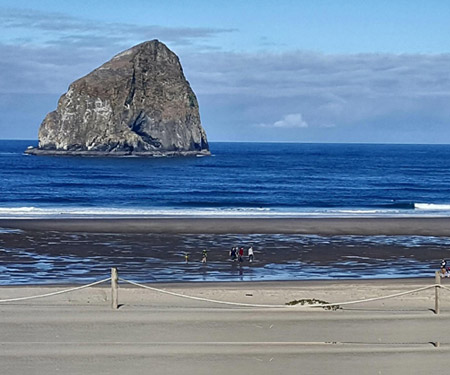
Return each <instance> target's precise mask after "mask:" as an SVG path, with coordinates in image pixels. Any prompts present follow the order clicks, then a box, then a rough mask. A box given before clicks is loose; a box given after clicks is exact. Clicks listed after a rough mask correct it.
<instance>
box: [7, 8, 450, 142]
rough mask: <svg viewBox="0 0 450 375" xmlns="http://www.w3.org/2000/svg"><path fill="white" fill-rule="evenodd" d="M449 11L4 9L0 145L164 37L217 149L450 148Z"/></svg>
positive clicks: (30, 133) (32, 133)
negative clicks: (296, 145)
mask: <svg viewBox="0 0 450 375" xmlns="http://www.w3.org/2000/svg"><path fill="white" fill-rule="evenodd" d="M449 19H450V2H449V1H447V0H428V1H426V2H425V1H416V0H409V1H403V0H390V1H384V0H372V1H371V0H366V1H353V0H345V1H344V0H341V1H339V0H334V1H326V0H314V1H311V0H297V1H290V0H277V1H273V0H272V1H269V0H259V1H258V0H246V1H242V0H227V1H214V0H209V1H207V0H190V1H181V0H178V1H176V0H158V1H156V0H148V1H145V0H127V1H115V0H90V1H85V0H78V1H73V0H72V1H66V0H39V1H32V0H28V1H25V0H0V139H37V134H38V129H39V126H40V123H41V122H42V120H43V119H44V117H45V115H46V114H47V113H48V112H51V111H53V110H55V109H56V106H57V102H58V99H59V97H60V96H61V95H62V94H64V93H65V92H66V90H67V88H68V86H69V84H70V83H71V82H73V81H74V80H76V79H78V78H80V77H82V76H84V75H86V74H88V73H89V72H90V71H92V70H93V69H95V68H96V67H98V66H100V65H101V64H103V63H104V62H106V61H108V60H109V59H110V58H111V57H112V56H114V55H116V54H117V53H119V52H121V51H123V50H125V49H127V48H130V47H132V46H133V45H135V44H138V43H140V42H143V41H146V40H152V39H159V40H160V41H162V42H163V43H165V44H166V45H167V46H168V47H169V48H170V49H171V50H172V51H174V52H175V53H176V54H177V55H178V56H179V57H180V61H181V64H182V66H183V70H184V73H185V76H186V78H187V79H188V81H189V82H190V84H191V87H192V88H193V90H194V92H195V93H196V95H197V98H198V101H199V105H200V115H201V119H202V124H203V127H204V128H205V130H206V132H207V135H208V140H209V141H242V142H351V143H354V142H358V143H450V22H448V20H449Z"/></svg>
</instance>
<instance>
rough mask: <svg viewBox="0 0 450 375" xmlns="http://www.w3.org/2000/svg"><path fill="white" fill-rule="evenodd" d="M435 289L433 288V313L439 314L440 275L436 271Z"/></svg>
mask: <svg viewBox="0 0 450 375" xmlns="http://www.w3.org/2000/svg"><path fill="white" fill-rule="evenodd" d="M434 283H435V287H434V313H435V314H439V289H441V287H440V285H441V274H440V272H439V271H436V274H435V282H434Z"/></svg>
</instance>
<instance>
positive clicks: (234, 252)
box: [230, 246, 236, 262]
mask: <svg viewBox="0 0 450 375" xmlns="http://www.w3.org/2000/svg"><path fill="white" fill-rule="evenodd" d="M230 259H231V260H232V261H233V262H234V261H235V260H236V248H235V247H234V246H233V247H232V248H231V250H230Z"/></svg>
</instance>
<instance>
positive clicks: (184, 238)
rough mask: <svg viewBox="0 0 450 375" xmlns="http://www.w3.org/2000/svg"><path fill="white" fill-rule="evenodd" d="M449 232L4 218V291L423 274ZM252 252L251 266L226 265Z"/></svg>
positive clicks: (429, 226)
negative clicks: (204, 259)
mask: <svg viewBox="0 0 450 375" xmlns="http://www.w3.org/2000/svg"><path fill="white" fill-rule="evenodd" d="M1 228H4V229H3V230H2V229H1ZM5 228H9V229H5ZM447 231H450V220H449V219H446V218H445V219H444V218H421V219H419V218H396V219H390V218H377V219H368V218H366V219H260V218H254V219H231V218H223V219H218V218H211V219H206V218H154V219H150V218H147V219H61V220H56V219H22V220H0V270H1V271H2V272H0V285H11V284H16V285H17V284H24V283H25V284H42V283H58V282H60V283H84V282H85V281H86V280H92V279H97V278H102V277H103V275H104V274H105V270H108V269H109V268H110V267H112V266H115V267H119V268H120V269H121V270H122V271H124V272H125V273H126V274H127V276H129V277H130V278H133V279H134V280H136V281H141V282H155V281H157V282H169V281H175V282H180V281H248V280H252V281H261V280H305V279H315V280H317V279H324V278H332V279H342V278H386V277H389V278H391V277H427V276H430V275H432V274H433V272H434V270H435V269H436V268H437V267H439V262H440V259H442V258H448V257H449V254H448V252H449V248H450V247H449V244H450V239H448V238H447V237H446V235H447ZM425 235H427V236H434V237H433V238H427V237H423V236H425ZM449 235H450V233H449ZM346 236H347V237H346ZM370 236H375V237H376V236H379V238H370ZM383 236H386V238H384V237H383ZM389 236H390V237H389ZM421 236H422V237H421ZM250 245H253V246H254V249H255V261H254V262H253V263H251V264H250V263H249V262H248V261H247V260H246V261H245V262H244V263H242V264H237V262H234V263H233V262H230V259H229V255H228V251H229V250H230V248H231V247H232V246H243V247H244V248H245V249H247V248H248V246H250ZM203 249H207V250H208V263H207V264H206V265H202V264H201V263H200V260H201V253H202V250H203ZM186 253H188V254H189V263H186V262H185V254H186ZM2 266H4V267H6V268H4V269H3V268H2Z"/></svg>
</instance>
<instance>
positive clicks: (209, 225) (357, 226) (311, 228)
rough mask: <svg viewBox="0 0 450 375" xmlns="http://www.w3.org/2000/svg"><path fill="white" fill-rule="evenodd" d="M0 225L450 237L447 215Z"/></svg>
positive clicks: (2, 222) (6, 224)
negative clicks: (443, 216)
mask: <svg viewBox="0 0 450 375" xmlns="http://www.w3.org/2000/svg"><path fill="white" fill-rule="evenodd" d="M0 228H18V229H23V230H55V231H71V232H91V233H92V232H95V233H190V234H200V233H203V234H225V233H236V234H249V233H260V234H267V233H272V234H273V233H278V234H319V235H380V234H382V235H421V236H450V218H447V217H445V218H436V217H421V218H417V217H414V218H412V217H404V218H198V217H192V218H131V219H111V218H108V219H106V218H103V219H85V218H83V219H0Z"/></svg>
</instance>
